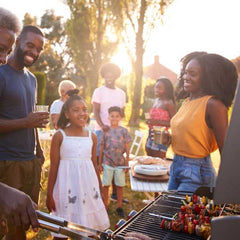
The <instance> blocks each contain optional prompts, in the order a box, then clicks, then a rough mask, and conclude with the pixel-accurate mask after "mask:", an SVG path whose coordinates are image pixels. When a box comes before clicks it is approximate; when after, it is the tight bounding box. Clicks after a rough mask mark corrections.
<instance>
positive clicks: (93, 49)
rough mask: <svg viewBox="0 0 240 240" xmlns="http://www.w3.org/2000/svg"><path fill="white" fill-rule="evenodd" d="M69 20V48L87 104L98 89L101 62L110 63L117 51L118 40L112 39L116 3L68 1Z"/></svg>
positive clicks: (117, 21)
mask: <svg viewBox="0 0 240 240" xmlns="http://www.w3.org/2000/svg"><path fill="white" fill-rule="evenodd" d="M67 4H68V6H69V8H70V11H71V17H70V19H69V20H68V21H67V23H66V33H67V35H68V37H69V41H68V47H69V48H70V49H71V50H70V54H71V56H72V58H73V60H74V64H75V66H76V67H77V69H79V70H80V71H81V73H82V74H83V76H82V77H83V78H84V79H85V80H86V86H85V87H86V88H85V92H84V94H85V98H86V100H87V102H88V103H89V102H90V98H91V96H92V93H93V91H94V89H95V88H96V87H98V78H99V75H98V72H99V68H100V67H101V65H102V64H103V63H104V62H107V61H109V59H110V57H111V56H112V54H113V52H114V51H115V50H116V48H117V45H118V40H117V39H116V38H115V39H111V38H113V36H114V35H115V33H116V32H113V31H114V29H113V26H118V28H115V29H117V30H119V29H120V26H119V25H118V24H119V23H120V20H119V18H117V16H116V14H115V11H116V9H118V8H119V1H117V0H113V1H112V0H87V1H86V0H67Z"/></svg>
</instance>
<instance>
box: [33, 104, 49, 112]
mask: <svg viewBox="0 0 240 240" xmlns="http://www.w3.org/2000/svg"><path fill="white" fill-rule="evenodd" d="M35 112H48V105H36V106H35Z"/></svg>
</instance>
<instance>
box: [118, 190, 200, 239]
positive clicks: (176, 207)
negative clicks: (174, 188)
mask: <svg viewBox="0 0 240 240" xmlns="http://www.w3.org/2000/svg"><path fill="white" fill-rule="evenodd" d="M190 194H191V193H185V192H181V193H180V192H175V193H171V192H166V193H163V194H161V195H159V196H158V197H157V198H156V199H155V200H154V201H153V202H151V203H150V204H148V205H147V206H146V207H145V208H143V209H142V210H141V211H139V212H138V213H137V214H136V215H135V216H134V217H132V218H131V219H130V220H129V221H127V222H126V223H125V224H124V225H122V226H121V227H120V228H118V229H117V230H116V231H115V232H114V234H115V235H118V236H125V235H126V234H127V233H128V232H140V233H143V234H145V235H147V236H149V237H151V238H152V239H153V240H195V239H202V238H201V237H199V236H196V235H190V234H187V233H182V232H174V231H169V230H165V229H162V228H161V227H160V225H161V222H162V221H163V219H166V220H171V219H172V218H173V216H174V215H175V214H176V213H177V212H179V211H180V207H181V205H182V202H181V200H183V199H185V196H186V195H190Z"/></svg>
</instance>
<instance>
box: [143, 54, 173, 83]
mask: <svg viewBox="0 0 240 240" xmlns="http://www.w3.org/2000/svg"><path fill="white" fill-rule="evenodd" d="M144 76H145V77H147V78H151V79H153V80H157V79H159V78H160V77H166V78H168V79H169V80H170V81H171V82H172V83H173V84H174V85H175V84H176V82H177V74H176V73H175V72H173V71H172V70H170V69H169V68H167V67H165V66H163V65H162V64H161V63H160V62H159V57H158V56H155V57H154V63H153V64H152V65H150V66H147V67H146V68H145V69H144Z"/></svg>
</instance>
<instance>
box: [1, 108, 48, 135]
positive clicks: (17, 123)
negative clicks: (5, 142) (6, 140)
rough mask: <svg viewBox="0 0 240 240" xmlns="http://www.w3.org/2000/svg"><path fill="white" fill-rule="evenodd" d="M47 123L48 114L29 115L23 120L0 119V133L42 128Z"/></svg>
mask: <svg viewBox="0 0 240 240" xmlns="http://www.w3.org/2000/svg"><path fill="white" fill-rule="evenodd" d="M48 121H49V113H46V112H36V113H33V112H31V113H29V114H28V115H27V116H26V117H25V118H20V119H13V120H12V119H0V133H8V132H13V131H16V130H19V129H23V128H42V127H44V126H45V125H46V124H47V123H48Z"/></svg>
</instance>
